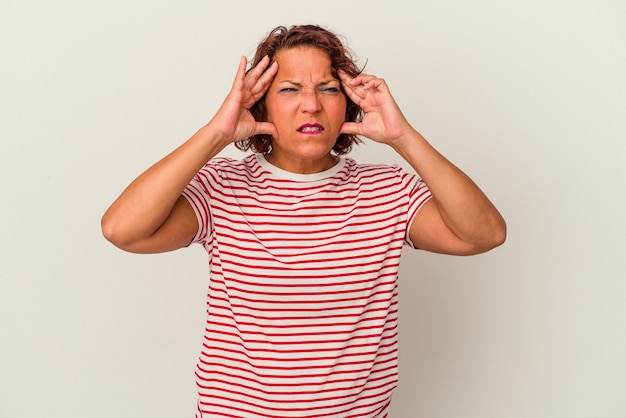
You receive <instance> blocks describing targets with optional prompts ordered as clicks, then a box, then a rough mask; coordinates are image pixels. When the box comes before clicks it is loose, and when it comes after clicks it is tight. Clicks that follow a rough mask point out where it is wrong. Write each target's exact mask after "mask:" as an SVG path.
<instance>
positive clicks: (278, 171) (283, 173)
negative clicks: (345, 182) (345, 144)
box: [255, 154, 346, 181]
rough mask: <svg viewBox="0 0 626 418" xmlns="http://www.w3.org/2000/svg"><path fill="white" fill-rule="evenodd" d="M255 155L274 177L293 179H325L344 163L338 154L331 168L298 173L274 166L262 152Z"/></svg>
mask: <svg viewBox="0 0 626 418" xmlns="http://www.w3.org/2000/svg"><path fill="white" fill-rule="evenodd" d="M255 155H256V160H257V162H258V163H259V165H260V166H261V167H262V168H264V169H265V170H267V171H269V172H270V173H272V174H273V175H275V176H276V177H279V178H281V179H287V180H294V181H317V180H323V179H327V178H329V177H332V176H334V175H335V174H337V173H338V172H339V171H340V170H341V169H342V168H343V167H344V166H345V165H346V160H345V158H343V157H341V156H338V158H339V161H337V164H335V165H334V166H332V167H331V168H329V169H327V170H324V171H320V172H319V173H311V174H300V173H293V172H291V171H287V170H283V169H282V168H278V167H276V166H275V165H274V164H272V163H270V162H269V161H267V159H266V158H265V155H263V154H255Z"/></svg>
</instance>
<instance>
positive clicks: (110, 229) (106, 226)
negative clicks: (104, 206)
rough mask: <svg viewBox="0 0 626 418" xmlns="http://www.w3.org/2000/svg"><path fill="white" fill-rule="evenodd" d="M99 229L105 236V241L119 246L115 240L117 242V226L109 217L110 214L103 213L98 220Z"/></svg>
mask: <svg viewBox="0 0 626 418" xmlns="http://www.w3.org/2000/svg"><path fill="white" fill-rule="evenodd" d="M100 229H101V230H102V235H103V236H104V238H106V240H107V241H109V242H110V243H112V244H113V245H115V246H116V247H119V245H118V244H117V242H119V240H120V239H119V234H118V232H117V228H116V225H115V221H114V220H113V219H111V216H108V214H106V213H105V214H104V216H103V217H102V219H101V220H100Z"/></svg>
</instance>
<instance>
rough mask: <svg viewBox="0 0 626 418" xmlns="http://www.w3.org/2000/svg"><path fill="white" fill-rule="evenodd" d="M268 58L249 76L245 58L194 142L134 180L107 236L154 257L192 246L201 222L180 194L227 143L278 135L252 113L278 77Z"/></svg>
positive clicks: (105, 223)
mask: <svg viewBox="0 0 626 418" xmlns="http://www.w3.org/2000/svg"><path fill="white" fill-rule="evenodd" d="M268 63H269V59H268V58H264V59H263V60H262V61H261V62H260V63H259V65H257V66H256V67H255V68H254V69H253V70H252V71H250V72H249V73H248V74H247V75H246V72H245V71H246V65H247V62H246V59H245V58H242V60H241V62H240V64H239V68H238V70H237V75H236V77H235V81H234V83H233V87H232V89H231V91H230V93H229V94H228V96H227V97H226V100H225V101H224V103H223V104H222V106H221V107H220V109H219V111H218V112H217V113H216V115H215V116H214V117H213V119H211V121H210V122H209V123H208V124H207V125H205V126H204V127H202V128H201V129H200V130H199V131H198V132H196V133H195V134H194V135H193V136H192V137H191V138H190V139H189V140H187V141H186V142H185V143H184V144H182V145H181V146H180V147H178V148H177V149H175V150H174V151H173V152H172V153H170V154H168V155H167V156H166V157H165V158H163V159H162V160H160V161H159V162H157V163H156V164H154V165H153V166H152V167H150V168H149V169H148V170H146V171H145V172H144V173H143V174H141V175H140V176H139V177H138V178H137V179H135V180H134V181H133V182H132V183H131V184H130V185H129V186H128V187H127V188H126V189H125V190H124V191H123V192H122V194H121V195H120V196H119V197H118V198H117V200H115V202H113V204H112V205H111V207H110V208H109V209H108V210H107V211H106V213H105V214H104V216H103V217H102V232H103V234H104V236H105V237H106V238H107V239H108V240H109V241H111V242H112V243H113V244H115V245H116V246H118V247H119V248H122V249H124V250H126V251H131V252H137V253H155V252H163V251H170V250H174V249H177V248H181V247H184V246H186V245H188V244H189V243H190V241H191V239H192V238H193V236H194V235H195V233H196V231H197V229H198V223H197V220H196V217H195V214H194V212H193V209H192V208H191V205H190V204H189V203H188V202H187V200H186V199H185V198H184V197H182V196H181V193H182V192H183V190H184V189H185V187H186V186H187V184H189V182H190V181H191V180H192V179H193V177H194V175H195V174H196V173H197V172H198V170H200V169H201V168H202V167H203V166H204V164H206V162H207V161H208V160H210V159H211V158H213V157H214V156H215V155H217V154H218V153H219V152H220V151H221V150H222V149H223V148H224V147H225V146H226V145H228V144H230V143H231V142H233V141H237V140H240V139H243V138H247V137H249V136H252V135H255V134H259V133H264V134H273V133H274V127H273V125H272V124H269V123H265V122H256V121H255V120H254V117H253V116H252V114H250V112H249V109H250V107H252V105H253V104H254V103H255V102H256V101H257V100H258V99H259V98H261V97H262V96H263V94H264V93H265V91H266V90H267V88H268V86H269V84H270V83H271V81H272V79H273V77H274V75H275V74H276V70H277V65H276V64H273V65H271V66H269V67H268Z"/></svg>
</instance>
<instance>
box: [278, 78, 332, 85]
mask: <svg viewBox="0 0 626 418" xmlns="http://www.w3.org/2000/svg"><path fill="white" fill-rule="evenodd" d="M338 82H339V80H337V79H336V78H331V79H330V80H324V81H321V82H319V83H318V84H317V86H327V85H329V84H331V83H338ZM280 83H289V84H292V85H294V86H297V87H302V83H299V82H297V81H292V80H281V81H280Z"/></svg>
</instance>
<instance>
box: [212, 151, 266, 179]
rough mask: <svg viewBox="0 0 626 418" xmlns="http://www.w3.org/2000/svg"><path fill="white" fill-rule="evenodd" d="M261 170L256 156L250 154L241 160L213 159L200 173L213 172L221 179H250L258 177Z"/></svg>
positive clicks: (228, 158)
mask: <svg viewBox="0 0 626 418" xmlns="http://www.w3.org/2000/svg"><path fill="white" fill-rule="evenodd" d="M260 169H261V167H260V166H259V163H258V161H257V158H256V155H255V154H250V155H248V156H246V157H245V158H243V159H241V160H237V159H234V158H230V157H215V158H212V159H211V160H209V161H208V162H207V163H206V164H205V165H204V167H202V169H200V173H202V172H205V173H208V172H211V173H214V175H217V176H218V177H221V178H233V177H241V176H247V177H250V176H254V175H256V173H258V172H259V171H260Z"/></svg>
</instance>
